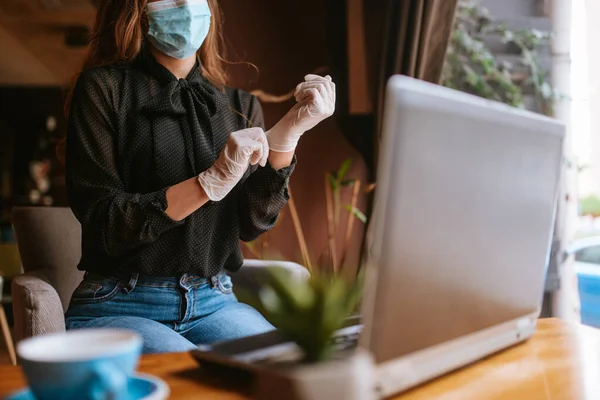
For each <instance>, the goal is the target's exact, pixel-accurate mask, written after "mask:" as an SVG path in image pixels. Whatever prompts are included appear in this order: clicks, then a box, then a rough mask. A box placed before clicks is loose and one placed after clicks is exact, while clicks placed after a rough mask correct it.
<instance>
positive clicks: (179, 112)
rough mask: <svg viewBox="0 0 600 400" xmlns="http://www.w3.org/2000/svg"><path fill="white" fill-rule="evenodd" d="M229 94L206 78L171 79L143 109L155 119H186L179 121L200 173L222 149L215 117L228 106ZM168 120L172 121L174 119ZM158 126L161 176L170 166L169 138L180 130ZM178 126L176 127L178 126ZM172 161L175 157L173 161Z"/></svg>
mask: <svg viewBox="0 0 600 400" xmlns="http://www.w3.org/2000/svg"><path fill="white" fill-rule="evenodd" d="M228 104H229V101H228V97H227V95H226V94H225V93H222V92H220V91H219V90H218V89H217V88H216V87H215V86H214V85H212V84H211V83H210V82H208V81H207V80H206V79H204V78H203V77H200V78H196V79H193V80H186V79H179V80H175V79H173V80H171V81H169V82H167V83H166V84H164V86H163V87H162V88H161V89H160V91H159V92H158V93H157V94H156V96H154V98H153V99H152V100H150V101H149V102H148V103H147V104H146V105H145V106H144V107H143V112H144V113H145V114H146V115H147V116H148V117H149V118H150V119H151V120H155V119H157V118H161V117H165V116H168V117H174V118H175V119H176V120H180V119H181V118H185V117H183V116H186V115H187V118H185V120H186V121H185V122H187V123H185V122H184V123H181V124H179V123H178V124H175V126H178V127H179V126H180V127H181V128H180V129H181V133H182V135H183V142H184V145H185V153H186V155H187V158H188V161H189V165H190V168H191V171H192V172H193V174H194V175H198V174H199V173H200V172H202V171H204V170H205V169H207V168H208V167H210V166H211V165H212V164H213V163H214V162H215V160H216V157H217V156H218V153H219V152H220V150H221V149H220V148H219V149H217V148H216V146H218V145H219V143H216V142H215V137H214V135H215V132H213V128H214V124H213V121H212V120H213V117H215V116H216V115H217V113H218V112H219V111H220V110H222V109H224V108H225V107H227V105H228ZM168 120H170V121H171V123H172V122H173V121H174V120H173V119H172V118H169V119H168ZM161 126H162V128H160V129H159V128H154V129H153V132H154V149H155V154H157V155H158V156H159V159H158V160H157V165H156V168H157V171H156V172H157V174H158V175H159V176H161V175H162V174H163V173H167V172H168V171H167V169H168V168H170V165H169V162H167V161H168V160H169V156H168V154H167V152H168V149H167V148H166V144H165V142H166V141H169V140H172V136H170V135H172V134H173V132H175V131H177V130H178V129H168V128H166V127H165V126H164V125H163V124H161ZM175 126H174V128H175ZM170 161H171V162H172V160H170Z"/></svg>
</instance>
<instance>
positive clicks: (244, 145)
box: [198, 128, 269, 201]
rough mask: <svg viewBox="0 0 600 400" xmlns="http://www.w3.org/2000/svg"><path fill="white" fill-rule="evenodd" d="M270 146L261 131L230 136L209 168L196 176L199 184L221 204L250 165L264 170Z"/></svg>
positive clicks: (246, 130) (252, 129)
mask: <svg viewBox="0 0 600 400" xmlns="http://www.w3.org/2000/svg"><path fill="white" fill-rule="evenodd" d="M268 157H269V144H268V142H267V137H266V135H265V132H264V131H263V130H262V128H249V129H243V130H241V131H237V132H233V133H232V134H231V135H230V136H229V139H227V143H226V144H225V148H224V149H223V151H222V152H221V155H220V156H219V158H218V159H217V161H216V162H215V163H214V165H213V166H212V167H210V168H209V169H207V170H206V171H204V172H202V173H201V174H200V175H198V182H200V186H202V188H203V189H204V191H205V192H206V195H207V196H208V198H209V199H210V200H212V201H219V200H222V199H223V198H224V197H225V196H227V194H228V193H229V192H230V191H231V189H233V188H234V186H235V185H237V183H238V182H239V181H240V179H242V176H244V173H245V172H246V170H247V169H248V166H249V165H256V164H260V165H261V166H263V167H264V166H265V165H266V163H267V158H268Z"/></svg>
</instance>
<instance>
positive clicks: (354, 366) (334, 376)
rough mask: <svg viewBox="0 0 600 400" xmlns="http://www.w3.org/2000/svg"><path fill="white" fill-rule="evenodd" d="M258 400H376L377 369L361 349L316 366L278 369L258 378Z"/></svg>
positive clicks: (292, 365)
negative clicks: (375, 375)
mask: <svg viewBox="0 0 600 400" xmlns="http://www.w3.org/2000/svg"><path fill="white" fill-rule="evenodd" d="M255 395H256V398H257V399H258V400H272V399H285V400H335V399H345V400H374V399H376V398H377V396H376V392H375V380H374V367H373V361H372V358H371V356H370V355H369V353H368V352H367V351H365V350H360V349H357V350H355V351H352V352H347V353H340V354H338V355H336V356H335V357H334V358H333V359H331V360H329V361H324V362H320V363H314V364H300V363H297V364H286V365H274V366H272V367H268V368H264V369H261V370H260V371H258V373H257V375H256V392H255Z"/></svg>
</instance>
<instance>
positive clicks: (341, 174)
mask: <svg viewBox="0 0 600 400" xmlns="http://www.w3.org/2000/svg"><path fill="white" fill-rule="evenodd" d="M351 166H352V159H351V158H348V159H347V160H345V161H344V162H343V163H342V165H341V166H340V169H339V170H338V172H337V181H338V182H339V181H342V180H343V179H344V178H345V177H346V174H347V173H348V170H349V169H350V167H351Z"/></svg>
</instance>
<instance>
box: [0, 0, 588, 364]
mask: <svg viewBox="0 0 600 400" xmlns="http://www.w3.org/2000/svg"><path fill="white" fill-rule="evenodd" d="M367 3H368V4H367ZM220 4H221V6H222V8H223V13H224V15H225V36H226V37H227V40H228V58H229V59H230V60H233V61H236V63H233V64H230V65H229V67H228V69H229V73H230V76H231V78H232V82H231V85H232V86H235V87H239V88H242V89H244V90H246V91H250V92H252V91H259V92H260V93H263V95H264V96H263V97H262V98H264V99H266V101H264V102H263V108H264V112H265V117H266V122H267V126H269V125H272V124H274V123H275V122H276V121H277V120H278V119H279V118H280V117H281V116H282V115H283V114H284V113H285V112H286V111H287V110H288V108H289V106H290V104H291V103H290V101H278V100H277V98H278V97H279V96H282V95H285V94H286V93H289V92H290V90H293V89H294V87H295V85H296V83H297V82H298V81H300V80H301V79H302V78H303V76H304V75H305V74H306V73H310V72H318V73H328V74H330V75H332V76H333V77H334V80H335V81H336V82H337V86H338V105H337V110H336V115H335V117H334V118H331V119H329V120H327V121H326V122H325V123H323V124H320V125H319V126H318V127H317V128H316V129H315V130H314V131H312V132H310V133H309V134H307V135H306V137H305V138H304V139H303V140H302V142H301V144H300V146H299V148H298V152H297V156H298V160H299V162H298V167H297V169H296V172H295V173H294V175H293V177H292V180H291V188H292V199H293V202H291V203H290V205H289V206H288V207H287V208H286V209H285V210H284V212H283V215H282V218H281V220H280V222H279V223H278V225H277V226H276V228H275V229H274V231H272V232H271V233H270V234H267V235H265V236H263V237H262V238H261V239H259V240H258V241H256V242H254V243H250V244H243V245H242V246H243V249H244V252H245V255H246V256H247V257H248V258H261V259H271V260H288V261H294V262H299V263H302V264H306V263H307V262H310V263H311V264H313V265H315V266H317V267H318V268H332V267H334V266H335V267H336V268H338V269H343V270H347V271H351V272H356V271H357V270H358V269H359V268H360V263H359V260H360V259H361V255H362V249H363V248H362V243H363V239H364V232H365V228H366V226H367V224H368V217H369V213H370V210H371V206H372V197H373V192H374V190H376V181H377V171H376V168H375V165H376V161H377V146H378V141H379V137H378V136H379V135H378V132H379V129H378V121H379V119H380V116H381V111H382V95H383V89H384V83H385V81H386V79H387V78H388V77H389V76H391V75H393V74H398V73H401V74H405V75H409V76H413V77H416V78H419V79H423V80H426V81H430V82H435V83H441V84H444V85H446V86H450V87H454V88H457V89H460V90H464V91H467V92H470V93H474V94H477V95H480V96H483V97H488V98H492V99H495V100H500V101H504V102H507V103H509V104H512V105H514V106H519V107H525V108H528V109H531V110H533V111H536V112H540V113H544V114H548V115H551V116H554V117H556V118H558V119H560V120H562V121H563V122H564V123H565V124H567V127H568V137H567V143H566V144H567V145H566V151H565V156H564V163H563V174H562V175H563V178H562V182H561V194H560V201H559V204H558V211H557V217H558V218H557V222H556V229H555V234H554V238H553V242H552V252H551V257H550V261H549V266H548V276H547V283H546V295H545V297H544V303H543V304H544V308H543V312H542V314H543V315H544V316H550V315H552V316H559V317H562V318H565V319H572V320H578V321H579V320H581V321H582V322H584V323H586V324H588V325H591V326H597V327H600V310H594V309H592V308H589V307H586V306H585V305H584V304H582V302H581V298H580V294H579V287H580V286H579V284H578V282H581V281H583V280H585V279H588V278H589V277H586V276H583V275H582V273H580V272H578V271H579V269H578V266H579V265H580V264H582V263H584V264H593V265H597V266H598V270H599V271H600V251H598V250H600V240H598V242H597V244H595V242H594V238H595V237H597V235H598V234H600V231H599V230H600V219H598V218H597V217H598V216H600V113H598V112H594V110H597V109H598V108H600V90H599V89H600V74H597V73H596V71H597V70H598V65H600V48H597V47H596V48H595V47H594V45H593V44H594V40H593V38H595V37H599V36H600V27H598V25H597V24H594V23H593V21H594V18H598V17H600V3H599V2H597V1H595V0H572V1H570V0H554V1H550V0H504V1H497V0H481V1H467V0H460V1H458V3H457V2H456V1H454V0H453V1H444V2H442V1H432V0H412V1H385V0H374V1H373V0H369V1H368V2H367V1H363V0H347V1H345V0H328V1H323V0H304V1H301V2H300V1H296V2H290V1H285V2H283V1H277V0H261V1H259V0H245V1H234V0H221V1H220ZM95 9H96V4H95V2H94V1H93V0H28V1H22V0H0V233H1V235H0V272H1V274H2V276H3V289H2V296H1V299H2V307H3V310H4V312H5V314H6V319H2V321H3V324H4V325H8V327H9V328H8V330H10V329H12V324H13V318H12V302H11V279H12V278H13V277H14V276H16V275H18V274H20V273H21V272H22V265H21V258H20V256H19V253H18V249H17V246H16V240H17V238H16V237H15V234H14V230H13V228H12V225H11V209H12V208H13V207H15V206H36V207H65V206H68V204H67V198H66V194H65V183H64V167H63V165H62V164H61V163H60V162H59V161H58V160H57V158H56V154H55V144H56V142H57V140H58V139H60V138H62V137H64V136H65V134H66V120H65V116H64V112H63V106H64V98H65V94H66V92H67V89H68V87H69V85H70V83H71V81H72V78H73V76H74V74H75V73H76V71H77V70H78V68H79V67H80V62H81V59H82V56H83V54H84V51H85V46H86V44H87V40H88V35H89V32H90V29H91V27H92V25H93V21H94V15H95ZM299 15H301V16H302V20H303V21H310V23H308V22H303V23H300V22H299V20H298V16H299ZM482 60H488V61H489V60H492V61H491V64H490V63H488V64H486V65H485V66H483V63H482ZM237 61H241V63H239V62H237ZM250 63H251V64H252V65H254V66H256V67H257V68H254V67H253V66H252V65H251V64H250ZM482 66H483V67H482ZM482 68H484V69H485V68H487V69H485V71H482ZM534 71H537V73H533V72H534ZM499 83H503V84H504V86H503V85H499ZM499 86H502V87H505V88H506V87H508V88H509V89H510V90H516V91H517V92H518V93H520V94H519V95H518V96H516V97H515V96H512V97H510V96H507V93H506V92H503V91H502V90H500V89H498V87H499ZM259 92H257V93H259ZM273 99H275V100H273ZM440 207H443V199H440ZM596 221H598V223H597V222H596ZM431 229H434V227H431ZM582 240H586V241H587V242H586V243H587V244H582V245H580V246H578V245H577V244H578V243H582V242H581V241H582ZM590 243H591V244H590ZM431 245H432V246H434V245H435V244H434V243H432V244H431ZM594 249H596V250H594ZM586 271H587V270H586ZM587 273H589V272H587ZM598 275H599V276H600V272H599V273H598ZM591 295H592V297H593V296H600V290H599V291H598V292H595V293H591ZM588 298H589V296H588ZM584 309H585V312H584ZM5 332H6V331H5ZM4 346H5V341H2V343H1V344H0V348H2V349H3V350H0V353H1V354H3V355H2V357H0V362H2V363H8V362H9V360H8V357H7V356H6V355H5V353H6V351H5V349H4Z"/></svg>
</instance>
